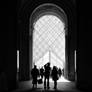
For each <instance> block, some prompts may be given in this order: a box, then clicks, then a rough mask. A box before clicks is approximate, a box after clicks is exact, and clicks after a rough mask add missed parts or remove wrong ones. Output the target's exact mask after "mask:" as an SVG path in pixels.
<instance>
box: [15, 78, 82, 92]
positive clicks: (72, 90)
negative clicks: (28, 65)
mask: <svg viewBox="0 0 92 92" xmlns="http://www.w3.org/2000/svg"><path fill="white" fill-rule="evenodd" d="M53 87H54V84H53V81H52V80H51V79H50V89H49V90H47V89H46V90H45V89H44V86H43V84H38V86H37V89H32V81H31V80H30V81H23V82H20V83H19V88H18V89H16V90H14V91H13V92H81V91H79V90H78V89H76V86H75V82H71V81H68V80H66V79H64V78H63V77H62V78H61V79H60V80H58V85H57V90H55V89H53Z"/></svg>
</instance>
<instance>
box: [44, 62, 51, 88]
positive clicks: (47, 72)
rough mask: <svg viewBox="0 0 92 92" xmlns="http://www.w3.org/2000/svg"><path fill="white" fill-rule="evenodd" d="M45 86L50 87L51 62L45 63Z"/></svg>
mask: <svg viewBox="0 0 92 92" xmlns="http://www.w3.org/2000/svg"><path fill="white" fill-rule="evenodd" d="M44 69H45V71H44V77H45V78H44V88H45V89H46V87H47V89H49V88H50V87H49V77H50V71H51V67H50V63H47V64H46V65H44Z"/></svg>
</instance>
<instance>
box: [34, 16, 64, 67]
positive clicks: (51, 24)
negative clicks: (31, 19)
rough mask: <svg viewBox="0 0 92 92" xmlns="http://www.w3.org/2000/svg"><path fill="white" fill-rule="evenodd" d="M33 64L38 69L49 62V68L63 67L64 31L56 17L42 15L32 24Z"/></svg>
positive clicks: (62, 25)
mask: <svg viewBox="0 0 92 92" xmlns="http://www.w3.org/2000/svg"><path fill="white" fill-rule="evenodd" d="M33 62H35V64H36V65H37V66H38V67H41V66H43V65H44V64H46V63H47V62H51V66H53V65H57V66H58V67H62V68H63V67H64V62H65V30H64V23H63V22H62V21H61V20H60V19H59V18H58V17H56V16H54V15H44V16H42V17H41V18H40V19H38V20H37V21H36V22H35V23H34V30H33Z"/></svg>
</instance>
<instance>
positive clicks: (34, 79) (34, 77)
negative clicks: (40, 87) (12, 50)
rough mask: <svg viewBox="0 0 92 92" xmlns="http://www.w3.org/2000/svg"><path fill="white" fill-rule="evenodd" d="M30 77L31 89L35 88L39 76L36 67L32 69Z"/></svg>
mask: <svg viewBox="0 0 92 92" xmlns="http://www.w3.org/2000/svg"><path fill="white" fill-rule="evenodd" d="M31 75H32V79H33V81H32V83H33V88H34V87H35V86H36V88H37V77H38V76H39V70H38V69H37V66H36V65H34V68H33V69H32V71H31Z"/></svg>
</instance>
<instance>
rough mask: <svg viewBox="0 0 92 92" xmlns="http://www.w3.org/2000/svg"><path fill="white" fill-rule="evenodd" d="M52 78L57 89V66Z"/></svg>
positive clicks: (53, 70)
mask: <svg viewBox="0 0 92 92" xmlns="http://www.w3.org/2000/svg"><path fill="white" fill-rule="evenodd" d="M51 76H52V79H53V81H54V89H57V80H58V69H57V67H56V66H53V69H52V72H51Z"/></svg>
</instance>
